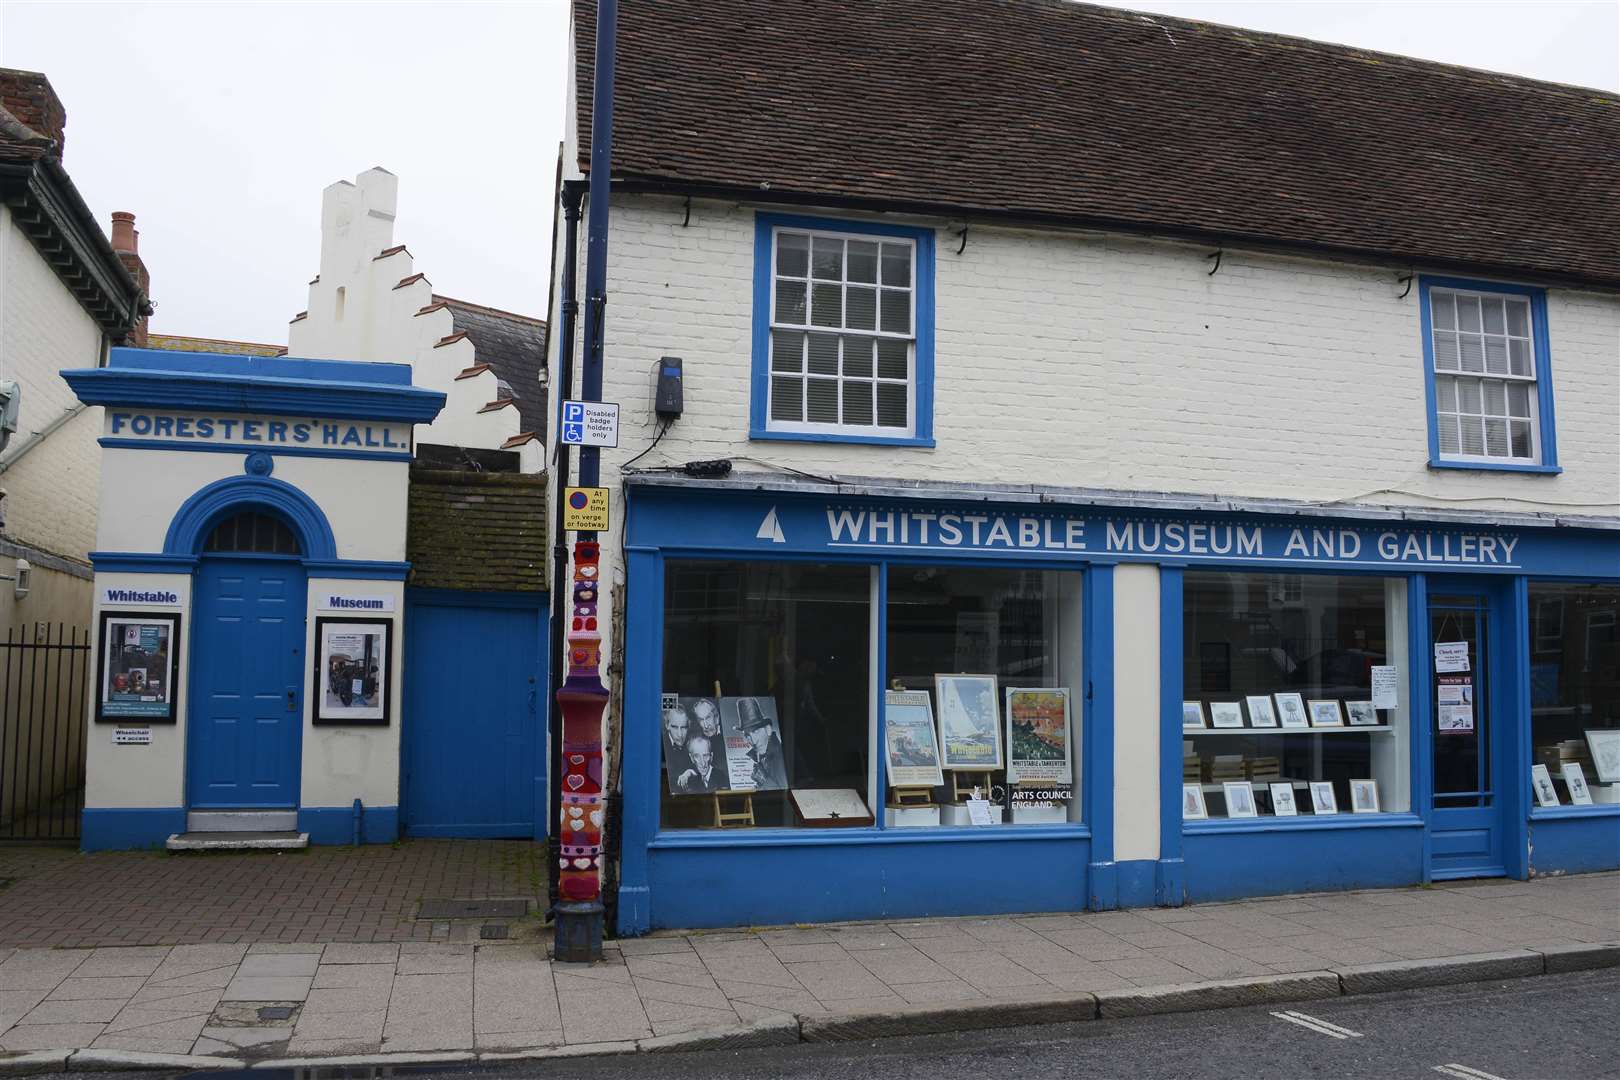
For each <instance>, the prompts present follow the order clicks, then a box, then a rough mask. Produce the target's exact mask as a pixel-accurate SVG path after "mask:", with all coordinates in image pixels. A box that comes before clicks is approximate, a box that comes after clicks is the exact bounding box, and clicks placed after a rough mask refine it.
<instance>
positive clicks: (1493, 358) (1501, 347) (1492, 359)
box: [1485, 337, 1508, 375]
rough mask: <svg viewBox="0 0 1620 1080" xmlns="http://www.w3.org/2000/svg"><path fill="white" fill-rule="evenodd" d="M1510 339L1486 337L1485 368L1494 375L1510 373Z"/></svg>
mask: <svg viewBox="0 0 1620 1080" xmlns="http://www.w3.org/2000/svg"><path fill="white" fill-rule="evenodd" d="M1507 344H1508V339H1507V338H1493V337H1488V338H1486V339H1485V370H1486V371H1488V372H1490V373H1491V374H1492V375H1506V374H1507V373H1508V350H1507Z"/></svg>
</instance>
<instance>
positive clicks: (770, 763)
mask: <svg viewBox="0 0 1620 1080" xmlns="http://www.w3.org/2000/svg"><path fill="white" fill-rule="evenodd" d="M720 723H721V727H722V729H723V730H724V731H725V747H726V776H727V777H728V779H729V782H730V784H731V788H730V790H732V791H785V790H786V789H787V786H788V774H787V759H786V758H785V757H783V753H782V736H781V725H780V724H779V723H778V722H777V719H776V699H775V698H773V697H723V698H721V699H720Z"/></svg>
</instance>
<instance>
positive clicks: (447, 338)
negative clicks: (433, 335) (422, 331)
mask: <svg viewBox="0 0 1620 1080" xmlns="http://www.w3.org/2000/svg"><path fill="white" fill-rule="evenodd" d="M417 314H418V315H420V314H421V312H417ZM466 337H467V332H466V331H465V330H463V331H461V332H460V333H455V334H446V335H444V337H442V338H440V339H439V340H438V341H435V342H434V343H433V347H434V348H435V349H437V348H438V347H439V346H440V345H454V344H455V343H456V342H458V341H464V340H466Z"/></svg>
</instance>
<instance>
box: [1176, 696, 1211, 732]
mask: <svg viewBox="0 0 1620 1080" xmlns="http://www.w3.org/2000/svg"><path fill="white" fill-rule="evenodd" d="M1181 726H1182V728H1183V729H1186V728H1198V729H1200V730H1202V729H1203V728H1204V726H1205V724H1204V703H1203V702H1201V701H1183V702H1182V703H1181Z"/></svg>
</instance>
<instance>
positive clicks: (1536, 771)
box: [1530, 762, 1559, 806]
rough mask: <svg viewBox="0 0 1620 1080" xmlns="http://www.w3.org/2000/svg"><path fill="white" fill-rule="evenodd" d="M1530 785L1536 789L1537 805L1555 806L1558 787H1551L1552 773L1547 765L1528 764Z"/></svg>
mask: <svg viewBox="0 0 1620 1080" xmlns="http://www.w3.org/2000/svg"><path fill="white" fill-rule="evenodd" d="M1530 786H1531V787H1533V788H1535V790H1536V805H1537V806H1557V805H1559V803H1558V789H1557V788H1555V787H1553V782H1552V773H1551V772H1549V771H1548V769H1547V766H1545V765H1543V764H1540V763H1539V762H1538V763H1537V764H1535V765H1532V766H1530Z"/></svg>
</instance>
